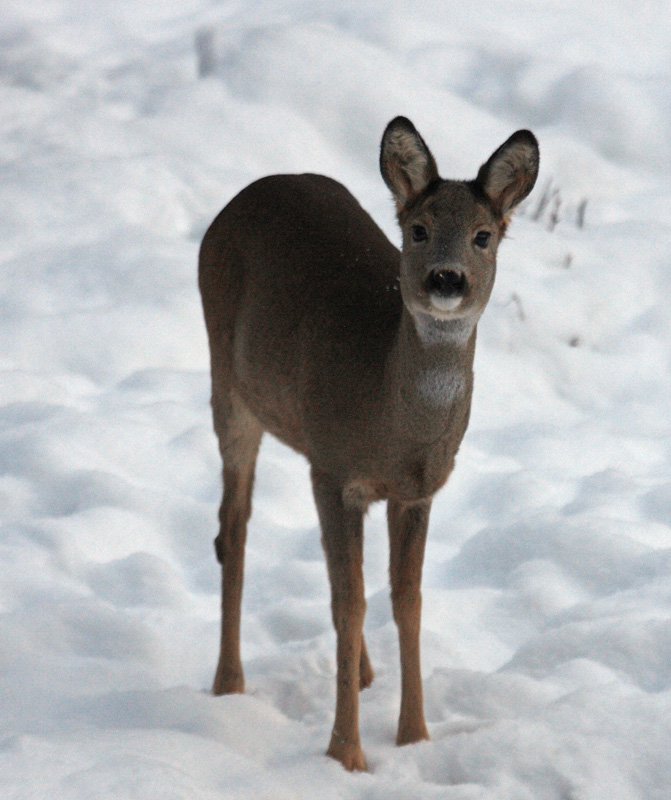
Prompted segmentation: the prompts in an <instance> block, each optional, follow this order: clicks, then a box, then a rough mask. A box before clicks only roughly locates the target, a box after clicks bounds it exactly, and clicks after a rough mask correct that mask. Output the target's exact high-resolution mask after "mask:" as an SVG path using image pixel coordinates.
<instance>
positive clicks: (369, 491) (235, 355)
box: [198, 116, 539, 770]
mask: <svg viewBox="0 0 671 800" xmlns="http://www.w3.org/2000/svg"><path fill="white" fill-rule="evenodd" d="M538 165H539V148H538V142H537V141H536V138H535V137H534V135H533V134H532V133H531V132H530V131H528V130H519V131H517V132H516V133H514V134H513V135H512V136H511V137H510V138H509V139H507V141H505V142H504V143H503V144H502V145H501V146H500V147H499V148H498V149H497V150H495V151H494V153H493V154H492V155H491V156H490V158H489V159H488V160H487V161H486V162H485V163H484V164H483V165H482V166H481V167H480V169H479V171H478V173H477V177H476V178H475V179H474V180H467V181H463V180H446V179H443V178H441V177H439V175H438V170H437V166H436V161H435V159H434V157H433V155H432V153H431V151H430V150H429V148H428V146H427V145H426V143H425V141H424V139H423V138H422V137H421V136H420V134H419V133H418V131H417V130H416V128H415V126H414V125H413V124H412V122H410V120H408V119H406V118H405V117H401V116H399V117H396V118H395V119H393V120H392V121H391V122H390V123H389V124H388V125H387V127H386V129H385V131H384V134H383V137H382V142H381V147H380V171H381V174H382V178H383V180H384V182H385V183H386V185H387V187H388V188H389V190H390V191H391V194H392V197H393V199H394V201H395V205H396V212H397V219H398V223H399V225H400V228H401V233H402V246H401V249H400V250H399V249H398V248H397V247H395V246H394V245H393V244H392V243H391V242H390V241H389V239H388V238H387V236H386V235H385V234H384V233H383V231H382V230H381V228H380V227H378V225H377V224H376V223H375V222H374V221H373V219H372V217H371V216H370V215H369V214H368V213H367V212H366V211H365V210H364V209H363V208H362V207H361V205H359V203H358V201H357V200H356V199H355V198H354V197H353V196H352V194H350V192H349V191H348V190H347V189H346V188H345V187H344V186H343V185H342V184H340V183H338V182H337V181H335V180H333V179H331V178H328V177H325V176H322V175H316V174H301V175H270V176H267V177H264V178H261V179H259V180H257V181H255V182H253V183H251V184H250V185H249V186H247V187H246V188H245V189H243V190H242V191H241V192H240V193H239V194H238V195H237V196H236V197H234V198H233V199H232V200H231V201H230V202H229V204H228V205H227V206H225V208H224V209H223V210H222V211H221V212H220V213H219V215H218V216H217V217H216V218H215V219H214V221H213V222H212V224H211V225H210V227H209V228H208V230H207V232H206V233H205V235H204V238H203V240H202V243H201V248H200V255H199V270H198V280H199V288H200V293H201V298H202V305H203V311H204V317H205V324H206V329H207V335H208V340H209V349H210V364H211V379H212V395H211V406H212V416H213V422H214V430H215V432H216V436H217V438H218V443H219V450H220V453H221V456H222V460H223V499H222V502H221V507H220V510H219V523H220V527H219V533H218V535H217V537H216V539H215V549H216V555H217V559H218V561H219V562H220V564H221V572H222V601H221V603H222V622H221V643H220V655H219V661H218V665H217V669H216V675H215V679H214V685H213V692H214V694H215V695H222V694H229V693H235V692H244V688H245V683H244V674H243V667H242V662H241V656H240V615H241V599H242V588H243V566H244V551H245V540H246V536H247V523H248V521H249V519H250V515H251V509H252V490H253V483H254V471H255V465H256V460H257V455H258V452H259V446H260V442H261V438H262V436H263V434H264V433H265V432H268V433H270V434H271V435H273V436H275V437H277V439H279V440H280V441H281V442H283V443H284V444H286V445H288V446H289V447H291V448H293V449H294V450H296V451H298V452H299V453H301V454H303V455H304V456H305V457H306V458H307V461H308V463H309V467H310V479H311V485H312V492H313V496H314V501H315V504H316V508H317V515H318V519H319V526H320V529H321V538H322V545H323V549H324V552H325V557H326V566H327V572H328V576H329V581H330V586H331V613H332V619H333V625H334V627H335V633H336V671H337V676H336V707H335V720H334V724H333V729H332V733H331V738H330V742H329V745H328V749H327V755H328V756H331V757H332V758H334V759H336V760H337V761H339V762H340V763H341V764H342V765H343V766H344V767H345V768H346V769H347V770H365V769H366V761H365V758H364V754H363V751H362V747H361V741H360V735H359V697H358V693H359V691H360V690H361V689H364V688H366V687H367V686H369V685H370V684H371V682H372V680H373V669H372V666H371V663H370V659H369V656H368V652H367V649H366V643H365V640H364V635H363V623H364V615H365V610H366V600H365V592H364V578H363V519H364V516H365V514H366V512H367V509H368V507H369V505H370V504H371V503H373V502H375V501H378V500H386V501H387V520H388V530H389V579H390V586H391V604H392V612H393V618H394V621H395V623H396V626H397V629H398V636H399V649H400V668H401V701H400V714H399V720H398V729H397V735H396V743H397V744H399V745H405V744H410V743H413V742H418V741H420V740H423V739H428V738H429V734H428V730H427V726H426V722H425V717H424V703H423V694H422V677H421V669H420V617H421V606H422V595H421V576H422V568H423V561H424V551H425V543H426V538H427V529H428V523H429V513H430V510H431V504H432V500H433V497H434V495H435V494H436V492H437V491H438V490H439V489H440V488H441V487H442V486H443V485H444V484H445V482H446V481H447V479H448V477H449V475H450V473H451V472H452V470H453V467H454V464H455V456H456V454H457V451H458V450H459V447H460V444H461V442H462V439H463V437H464V434H465V432H466V428H467V426H468V422H469V416H470V408H471V397H472V392H473V358H474V352H475V341H476V331H477V325H478V321H479V319H480V317H481V315H482V313H483V311H484V309H485V306H486V305H487V302H488V300H489V298H490V295H491V292H492V287H493V284H494V278H495V273H496V254H497V248H498V245H499V243H500V241H501V239H502V238H503V236H504V234H505V232H506V228H507V226H508V223H509V220H510V217H511V213H512V212H513V210H514V209H515V207H516V206H517V205H518V204H519V203H520V202H521V201H522V200H523V199H524V198H525V197H526V196H527V195H528V194H529V192H530V191H531V190H532V188H533V186H534V183H535V181H536V177H537V174H538Z"/></svg>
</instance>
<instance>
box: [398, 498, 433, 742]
mask: <svg viewBox="0 0 671 800" xmlns="http://www.w3.org/2000/svg"><path fill="white" fill-rule="evenodd" d="M430 509H431V501H430V500H425V501H422V502H419V503H411V504H410V503H400V502H398V501H395V500H389V502H388V504H387V519H388V522H389V553H390V567H389V573H390V580H391V600H392V607H393V612H394V620H395V622H396V625H397V626H398V635H399V643H400V650H401V713H400V716H399V720H398V733H397V736H396V743H397V744H410V743H411V742H417V741H419V740H420V739H428V738H429V733H428V731H427V729H426V722H425V721H424V700H423V694H422V673H421V670H420V655H419V637H420V626H421V613H422V594H421V589H420V585H421V580H422V565H423V563H424V546H425V544H426V531H427V528H428V524H429V511H430Z"/></svg>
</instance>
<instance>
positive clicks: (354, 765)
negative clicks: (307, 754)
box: [326, 734, 367, 772]
mask: <svg viewBox="0 0 671 800" xmlns="http://www.w3.org/2000/svg"><path fill="white" fill-rule="evenodd" d="M326 755H327V756H330V757H331V758H335V760H336V761H340V763H341V764H342V765H343V767H345V769H346V770H348V771H349V772H365V771H366V769H367V768H366V759H365V758H364V757H363V751H362V750H361V745H360V744H353V743H352V742H348V741H343V740H342V738H341V737H339V736H336V735H335V734H334V735H333V736H331V744H330V745H329V749H328V750H327V751H326Z"/></svg>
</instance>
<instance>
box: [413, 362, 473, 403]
mask: <svg viewBox="0 0 671 800" xmlns="http://www.w3.org/2000/svg"><path fill="white" fill-rule="evenodd" d="M417 391H418V392H419V396H420V397H421V398H422V400H423V401H424V402H425V403H428V404H429V405H431V406H436V407H437V408H442V407H445V406H449V405H451V404H452V403H453V402H454V401H455V400H458V399H459V398H460V397H462V396H463V395H464V393H465V392H466V381H465V380H464V376H463V375H462V374H461V373H460V372H454V371H452V370H450V369H447V368H445V369H442V368H438V369H429V370H426V371H425V372H422V373H421V374H420V375H419V376H418V381H417Z"/></svg>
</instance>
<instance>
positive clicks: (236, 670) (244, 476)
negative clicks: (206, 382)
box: [212, 392, 263, 695]
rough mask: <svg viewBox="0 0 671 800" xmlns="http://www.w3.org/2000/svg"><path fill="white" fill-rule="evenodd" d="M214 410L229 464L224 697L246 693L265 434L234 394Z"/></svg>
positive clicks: (220, 680)
mask: <svg viewBox="0 0 671 800" xmlns="http://www.w3.org/2000/svg"><path fill="white" fill-rule="evenodd" d="M212 410H213V414H214V427H215V431H216V433H217V437H218V438H219V449H220V451H221V456H222V459H223V462H224V469H223V474H224V496H223V500H222V503H221V508H220V509H219V523H220V527H219V535H218V536H217V538H216V539H215V541H214V544H215V549H216V553H217V558H218V560H219V563H220V564H221V573H222V574H221V578H222V585H221V586H222V588H221V647H220V652H219V663H218V665H217V672H216V675H215V678H214V685H213V688H212V691H213V692H214V694H217V695H219V694H231V693H233V692H243V691H244V689H245V680H244V676H243V672H242V661H241V659H240V606H241V603H242V580H243V568H244V559H245V541H246V538H247V522H248V520H249V517H250V514H251V508H252V488H253V485H254V467H255V466H256V457H257V455H258V451H259V445H260V443H261V436H262V435H263V430H262V428H261V426H260V424H259V423H258V421H257V420H256V418H255V417H254V416H252V414H251V413H250V412H249V411H248V410H247V409H246V407H245V406H244V405H243V403H242V401H241V400H240V398H239V397H238V396H237V395H236V394H235V393H234V392H230V393H228V394H227V395H226V396H225V397H223V398H222V397H220V396H217V395H213V397H212Z"/></svg>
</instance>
